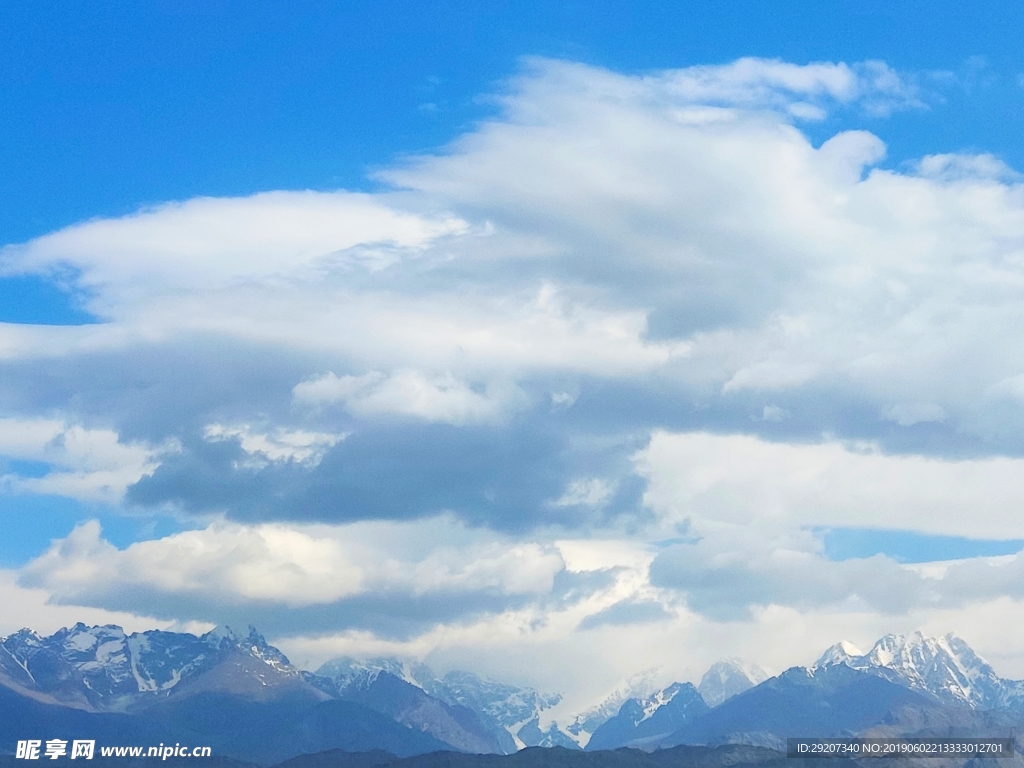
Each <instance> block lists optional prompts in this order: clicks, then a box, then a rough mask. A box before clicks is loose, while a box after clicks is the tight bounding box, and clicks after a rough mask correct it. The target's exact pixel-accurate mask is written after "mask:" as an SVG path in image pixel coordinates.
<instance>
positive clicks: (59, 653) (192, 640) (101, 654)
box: [0, 623, 301, 711]
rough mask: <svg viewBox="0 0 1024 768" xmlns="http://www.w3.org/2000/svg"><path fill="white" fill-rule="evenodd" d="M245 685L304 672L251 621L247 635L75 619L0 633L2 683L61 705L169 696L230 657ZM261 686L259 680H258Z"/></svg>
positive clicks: (116, 705)
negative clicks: (48, 629)
mask: <svg viewBox="0 0 1024 768" xmlns="http://www.w3.org/2000/svg"><path fill="white" fill-rule="evenodd" d="M228 660H234V661H232V662H231V665H232V666H231V669H232V670H233V671H231V672H230V673H228V672H226V671H225V672H223V674H222V675H221V676H220V677H219V678H218V680H219V682H218V683H217V685H219V686H221V687H223V686H228V685H229V683H228V679H227V678H226V677H224V675H228V676H229V677H231V678H232V679H234V680H235V681H236V683H238V684H240V683H241V681H242V679H243V678H246V677H249V678H254V679H256V678H258V685H259V686H260V687H261V688H262V687H267V686H268V685H270V683H271V682H278V683H279V682H282V681H295V683H296V684H301V683H300V682H299V681H300V674H299V672H298V670H295V669H294V668H293V667H292V666H291V665H290V664H289V662H288V659H287V657H285V655H284V654H282V653H281V652H280V651H279V650H277V649H276V648H274V647H273V646H271V645H268V644H267V641H266V640H265V639H264V637H263V636H262V635H261V634H260V633H259V632H257V631H256V630H255V629H254V628H252V627H250V628H249V632H248V634H245V635H243V634H241V633H237V632H235V631H234V630H232V629H230V628H229V627H218V628H217V629H215V630H213V631H211V632H208V633H206V634H205V635H203V636H202V637H196V636H195V635H191V634H188V633H180V632H164V631H161V630H151V631H148V632H139V633H135V634H132V635H127V634H125V632H124V630H123V629H121V627H118V626H114V625H104V626H94V627H89V626H86V625H85V624H81V623H79V624H75V625H74V626H73V627H65V628H63V629H61V630H59V631H57V632H55V633H54V634H53V635H51V636H49V637H41V636H39V635H38V634H36V633H35V632H31V631H28V630H22V631H20V632H16V633H14V634H13V635H10V636H9V637H7V638H0V683H3V684H5V685H9V686H11V687H14V688H16V689H18V690H22V691H25V692H31V693H32V694H33V695H42V696H44V697H48V698H49V699H51V700H54V701H56V702H60V703H63V704H72V705H74V706H79V707H84V708H88V709H98V710H105V711H120V710H126V709H132V708H134V707H137V706H145V705H146V702H148V701H150V700H152V699H153V697H154V696H161V695H162V696H167V695H170V694H171V693H172V692H175V691H177V690H178V688H179V686H180V684H181V683H183V682H186V681H194V680H197V679H198V678H199V677H201V676H203V675H204V674H206V673H207V672H210V671H212V670H214V669H216V668H217V667H218V665H223V664H224V663H226V662H228ZM254 684H257V683H254Z"/></svg>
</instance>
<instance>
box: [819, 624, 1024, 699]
mask: <svg viewBox="0 0 1024 768" xmlns="http://www.w3.org/2000/svg"><path fill="white" fill-rule="evenodd" d="M835 664H845V665H846V666H848V667H851V668H853V669H858V670H861V671H864V672H869V673H872V674H876V675H879V676H881V677H884V678H886V679H888V680H891V681H893V682H899V683H901V684H902V685H905V686H907V687H908V688H911V689H914V690H919V691H923V692H927V693H930V694H931V695H933V696H935V697H937V698H938V699H940V700H942V701H944V702H946V703H950V704H959V705H964V706H968V707H971V708H973V709H990V708H994V707H1001V706H1018V705H1019V703H1020V702H1021V701H1022V700H1024V684H1022V683H1020V682H1018V681H1014V680H1003V679H1002V678H1000V677H999V676H998V675H997V674H996V673H995V670H994V669H992V666H991V665H990V664H989V663H988V662H987V661H985V660H984V659H983V658H981V657H980V656H978V654H976V653H975V652H974V650H973V649H972V648H971V647H970V646H969V645H968V644H967V643H966V642H964V641H963V640H961V639H960V638H959V637H957V636H956V635H954V634H952V633H950V634H948V635H946V636H945V637H929V636H927V635H924V634H923V633H921V632H912V633H909V634H905V635H897V634H890V635H886V636H885V637H883V638H881V639H880V640H878V642H876V643H875V644H874V645H873V646H872V647H871V650H870V651H868V652H867V653H860V652H859V651H857V649H856V648H854V647H853V646H850V645H849V644H843V643H840V644H838V645H835V646H832V648H830V649H829V650H828V651H826V652H825V654H824V655H823V656H822V657H821V658H820V659H819V660H818V662H817V664H816V665H815V668H822V667H827V666H831V665H835Z"/></svg>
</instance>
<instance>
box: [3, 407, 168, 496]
mask: <svg viewBox="0 0 1024 768" xmlns="http://www.w3.org/2000/svg"><path fill="white" fill-rule="evenodd" d="M176 450H178V446H177V445H176V444H175V443H174V441H167V442H166V443H165V444H164V445H163V446H159V447H153V446H150V445H146V444H144V443H137V442H132V443H122V442H121V441H120V438H119V436H118V434H117V432H114V431H113V430H109V429H87V428H85V427H83V426H81V425H80V424H69V423H67V422H65V421H62V420H57V419H45V418H34V419H33V418H4V419H0V456H3V457H7V458H9V459H15V460H21V461H34V462H43V463H45V464H47V465H49V466H48V468H47V471H46V472H45V473H44V474H43V475H42V476H38V477H36V476H23V475H21V474H18V473H8V474H5V475H3V476H2V477H0V488H2V489H3V490H5V491H6V492H8V493H12V492H13V493H40V494H56V495H59V496H70V497H72V498H77V499H87V500H94V501H108V502H117V501H120V500H121V498H122V496H123V495H124V491H125V489H126V488H127V487H128V486H129V485H131V484H132V483H135V482H138V480H139V479H140V478H142V477H144V476H146V475H149V474H152V473H153V472H154V471H155V470H156V468H157V467H158V466H159V463H160V461H159V460H160V457H161V455H163V454H166V453H168V452H174V451H176Z"/></svg>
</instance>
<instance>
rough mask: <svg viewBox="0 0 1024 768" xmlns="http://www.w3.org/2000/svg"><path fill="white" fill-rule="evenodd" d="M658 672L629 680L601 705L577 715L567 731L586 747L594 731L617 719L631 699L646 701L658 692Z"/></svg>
mask: <svg viewBox="0 0 1024 768" xmlns="http://www.w3.org/2000/svg"><path fill="white" fill-rule="evenodd" d="M657 672H658V670H657V669H648V670H645V671H644V672H641V673H639V674H637V675H634V676H633V677H631V678H629V679H628V680H626V682H624V683H622V684H621V685H620V686H619V687H618V688H616V689H615V690H614V691H612V693H610V694H609V695H608V696H607V697H606V698H605V699H604V700H603V701H601V703H599V704H596V705H594V706H593V707H590V708H589V709H587V710H584V711H583V712H580V713H579V714H578V715H576V717H575V718H574V719H573V721H572V722H571V723H570V724H569V725H568V726H566V729H565V730H566V731H568V732H569V733H571V734H572V735H573V736H574V737H576V740H577V741H578V742H579V744H580V745H581V746H584V747H585V746H586V745H587V743H588V742H589V741H590V737H591V735H592V734H593V733H594V731H596V730H597V729H598V728H600V727H601V726H602V725H603V724H604V723H605V722H607V721H608V720H610V719H612V718H613V717H615V715H617V714H618V713H619V710H620V709H621V708H622V705H623V704H625V703H626V702H627V701H629V700H630V699H646V698H648V697H649V696H651V695H652V694H653V693H654V692H655V691H656V690H657V688H656V686H655V684H654V680H655V676H656V675H657Z"/></svg>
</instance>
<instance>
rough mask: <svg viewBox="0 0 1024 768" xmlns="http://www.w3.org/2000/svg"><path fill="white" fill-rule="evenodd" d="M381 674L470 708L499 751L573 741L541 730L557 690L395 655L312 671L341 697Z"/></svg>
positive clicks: (336, 662) (557, 698)
mask: <svg viewBox="0 0 1024 768" xmlns="http://www.w3.org/2000/svg"><path fill="white" fill-rule="evenodd" d="M383 673H386V674H389V675H393V676H394V677H396V678H399V679H401V680H403V681H405V682H406V683H408V684H410V685H413V686H416V687H417V688H419V689H422V690H423V691H424V692H425V693H426V694H428V695H429V696H431V697H433V698H435V699H438V700H440V701H441V702H443V703H445V704H447V705H448V706H450V707H464V708H465V709H468V710H470V711H471V712H473V713H474V714H475V715H476V716H477V717H478V718H479V719H480V722H481V723H482V724H483V725H484V726H485V727H486V728H487V729H488V731H489V732H490V733H491V734H493V736H494V738H496V739H497V740H498V744H499V745H500V749H501V751H503V752H514V751H515V750H516V749H518V748H522V747H523V746H542V745H552V746H553V745H555V744H558V745H560V746H570V745H571V746H572V747H575V746H576V743H575V741H573V740H572V739H571V738H570V737H569V736H568V735H566V734H564V733H562V732H561V731H559V730H558V727H557V726H553V727H549V728H548V729H547V730H544V731H542V730H541V728H540V716H541V713H542V712H544V711H545V710H547V709H550V708H551V707H553V706H554V705H555V704H557V703H558V702H559V701H561V696H560V695H558V694H545V693H540V692H538V691H535V690H533V689H532V688H521V687H519V686H515V685H509V684H508V683H499V682H496V681H494V680H486V679H483V678H481V677H478V676H477V675H475V674H473V673H471V672H464V671H458V670H456V671H452V672H449V673H448V674H446V675H444V677H440V678H439V677H437V676H436V675H435V674H434V673H433V672H432V671H431V669H430V668H429V667H428V666H426V665H425V664H422V663H418V662H413V661H407V660H402V659H396V658H377V659H363V660H356V659H352V658H349V657H342V658H339V659H334V660H332V661H329V662H327V663H326V664H324V665H323V666H322V667H320V668H319V669H318V670H317V671H316V675H317V676H318V677H320V678H321V681H320V682H319V683H314V684H317V685H318V687H319V686H322V685H323V680H329V681H331V683H330V684H331V688H330V689H327V688H323V690H328V692H329V693H332V694H333V695H337V696H341V697H346V696H348V695H349V694H348V693H347V691H350V690H353V689H354V687H358V686H361V687H364V688H365V687H367V686H370V685H372V683H373V681H374V680H375V679H377V678H378V677H379V676H380V675H381V674H383Z"/></svg>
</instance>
